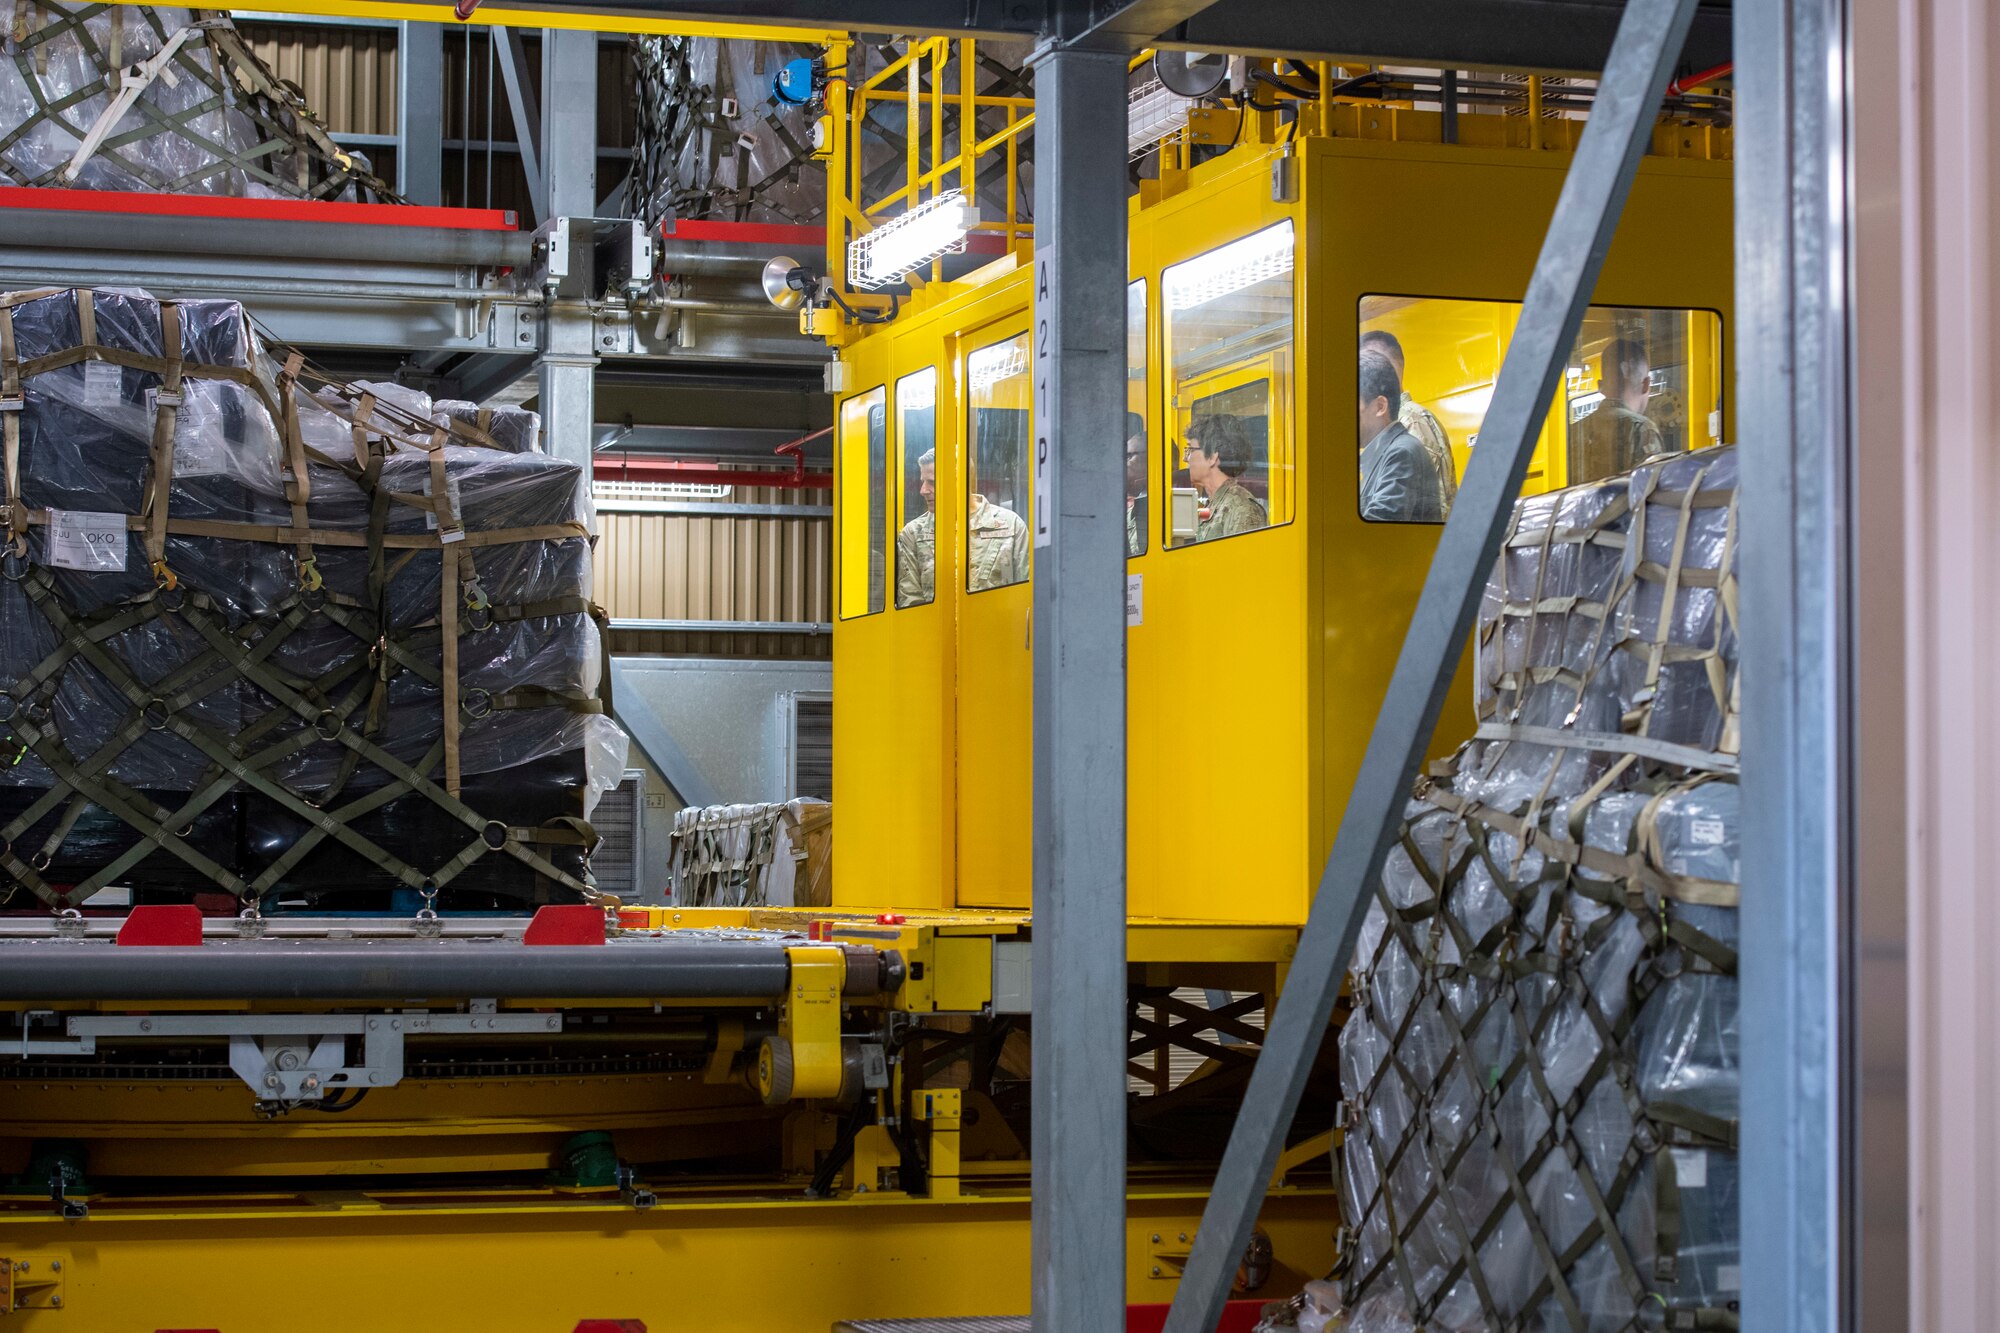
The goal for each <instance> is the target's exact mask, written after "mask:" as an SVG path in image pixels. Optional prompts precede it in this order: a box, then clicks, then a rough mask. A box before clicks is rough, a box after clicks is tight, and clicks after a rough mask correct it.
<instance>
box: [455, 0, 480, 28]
mask: <svg viewBox="0 0 2000 1333" xmlns="http://www.w3.org/2000/svg"><path fill="white" fill-rule="evenodd" d="M477 8H479V0H456V3H454V4H453V5H452V7H451V12H452V13H453V14H455V15H457V16H458V21H459V22H460V23H470V22H471V21H472V11H473V10H475V9H477Z"/></svg>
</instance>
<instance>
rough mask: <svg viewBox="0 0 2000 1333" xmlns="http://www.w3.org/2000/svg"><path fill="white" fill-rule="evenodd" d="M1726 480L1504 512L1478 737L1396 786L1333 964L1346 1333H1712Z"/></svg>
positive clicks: (1728, 700)
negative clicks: (1345, 1016)
mask: <svg viewBox="0 0 2000 1333" xmlns="http://www.w3.org/2000/svg"><path fill="white" fill-rule="evenodd" d="M1718 456H1720V451H1719V453H1718ZM1729 465H1730V469H1731V470H1730V471H1729V472H1728V474H1727V477H1726V484H1723V485H1710V484H1709V481H1710V469H1709V466H1708V464H1707V463H1706V462H1705V461H1704V460H1703V459H1702V457H1701V456H1700V455H1696V456H1692V457H1689V458H1685V459H1682V460H1680V461H1679V462H1678V463H1676V464H1674V465H1671V466H1660V465H1649V466H1648V467H1646V468H1642V469H1640V470H1639V471H1638V472H1637V473H1635V474H1633V475H1632V476H1631V478H1630V479H1629V485H1627V484H1625V482H1623V481H1622V480H1621V481H1620V482H1619V483H1618V484H1616V485H1611V486H1601V487H1599V488H1597V490H1596V492H1595V493H1594V494H1591V495H1578V494H1566V495H1564V496H1560V497H1557V498H1555V499H1547V498H1546V497H1543V498H1540V499H1538V500H1536V501H1531V502H1525V503H1524V504H1523V505H1522V506H1520V507H1519V508H1518V509H1517V511H1516V515H1515V520H1514V526H1513V528H1512V530H1510V533H1509V535H1508V537H1507V540H1506V543H1505V546H1504V547H1503V552H1502V556H1501V561H1500V565H1499V567H1498V568H1497V569H1496V572H1495V574H1494V577H1493V580H1492V582H1491V583H1490V584H1489V588H1488V596H1487V604H1486V606H1485V608H1484V610H1483V611H1482V613H1481V630H1480V639H1479V643H1480V651H1481V658H1482V672H1483V676H1482V679H1483V681H1484V683H1485V685H1486V687H1487V688H1486V689H1485V691H1484V692H1483V693H1482V696H1481V699H1480V716H1481V719H1482V725H1481V728H1480V731H1479V733H1478V737H1477V739H1475V740H1474V741H1472V742H1470V743H1468V744H1467V745H1466V746H1464V747H1463V748H1461V749H1460V751H1459V752H1458V753H1457V754H1455V755H1454V756H1453V757H1451V758H1450V759H1447V760H1444V761H1440V762H1439V763H1437V764H1434V765H1433V766H1432V767H1431V769H1430V771H1429V773H1428V774H1427V775H1426V776H1425V777H1424V778H1422V779H1420V780H1419V782H1418V784H1417V787H1416V790H1415V793H1414V795H1413V798H1412V800H1411V803H1410V807H1409V810H1408V812H1407V815H1406V818H1405V822H1404V826H1403V831H1402V835H1401V838H1400V842H1399V845H1398V846H1397V848H1396V849H1395V850H1394V851H1393V852H1392V853H1391V856H1390V858H1389V862H1388V864H1387V866H1386V867H1385V870H1384V874H1383V877H1382V880H1381V882H1380V883H1378V885H1377V886H1376V890H1375V894H1374V901H1373V903H1372V905H1371V907H1370V910H1369V914H1368V917H1367V920H1366V922H1365V924H1364V926H1363V928H1362V932H1361V938H1360V943H1359V946H1358V948H1357V951H1356V955H1355V958H1354V961H1353V978H1352V984H1353V1005H1354V1012H1353V1014H1352V1017H1351V1018H1350V1019H1349V1020H1348V1022H1347V1024H1346V1026H1345V1027H1344V1028H1343V1030H1342V1034H1341V1049H1342V1071H1343V1075H1342V1082H1343V1087H1342V1097H1343V1105H1342V1113H1341V1124H1342V1127H1343V1129H1344V1139H1345V1141H1344V1144H1343V1146H1342V1149H1341V1154H1342V1160H1343V1167H1344V1181H1345V1188H1344V1190H1343V1193H1342V1211H1343V1221H1344V1227H1343V1243H1342V1252H1343V1260H1342V1262H1343V1269H1342V1271H1341V1273H1340V1276H1341V1278H1342V1280H1343V1294H1344V1299H1345V1301H1346V1303H1347V1307H1348V1317H1349V1319H1350V1321H1351V1322H1350V1324H1349V1325H1347V1326H1349V1327H1352V1328H1354V1329H1356V1330H1358V1331H1365V1333H1388V1331H1389V1330H1409V1329H1420V1330H1426V1331H1427V1333H1472V1331H1473V1330H1509V1331H1511V1330H1527V1329H1561V1330H1565V1333H1584V1331H1585V1330H1593V1331H1594V1330H1599V1329H1620V1330H1623V1329H1641V1328H1669V1329H1734V1328H1737V1327H1738V1326H1739V1324H1738V1319H1739V1316H1738V1313H1737V1310H1736V1308H1735V1305H1734V1300H1733V1296H1732V1293H1733V1291H1734V1290H1735V1289H1737V1285H1738V1283H1739V1282H1740V1271H1739V1270H1738V1269H1736V1268H1735V1267H1734V1264H1735V1262H1736V1261H1735V1260H1734V1258H1733V1256H1730V1257H1725V1258H1723V1259H1721V1260H1718V1259H1717V1258H1716V1255H1717V1253H1718V1252H1719V1250H1720V1249H1721V1248H1722V1246H1721V1245H1720V1244H1719V1243H1718V1242H1717V1241H1716V1237H1715V1234H1714V1232H1715V1224H1713V1222H1712V1219H1711V1218H1710V1215H1709V1214H1708V1213H1705V1212H1704V1213H1701V1214H1700V1219H1701V1220H1700V1221H1699V1223H1698V1224H1697V1223H1693V1222H1691V1221H1690V1218H1691V1213H1690V1200H1702V1201H1704V1202H1703V1206H1704V1207H1706V1206H1707V1201H1709V1200H1711V1199H1712V1198H1714V1197H1716V1196H1715V1195H1713V1194H1711V1193H1706V1192H1707V1191H1719V1190H1721V1189H1723V1188H1724V1187H1725V1177H1726V1181H1727V1185H1726V1187H1727V1188H1728V1189H1729V1190H1731V1191H1733V1188H1734V1186H1733V1180H1734V1175H1733V1171H1734V1167H1733V1154H1734V1150H1735V1147H1736V1120H1735V1089H1734V1070H1733V1060H1734V1050H1733V1040H1734V1038H1733V1031H1734V1018H1733V1015H1734V1004H1735V997H1734V978H1735V974H1736V966H1737V952H1736V938H1735V933H1734V931H1735V909H1736V908H1737V906H1738V905H1739V903H1740V900H1741V892H1742V891H1741V889H1740V888H1739V886H1738V883H1737V882H1736V878H1735V873H1734V872H1735V863H1734V853H1733V850H1731V851H1730V852H1729V854H1728V856H1727V858H1726V859H1725V858H1723V857H1722V856H1721V853H1722V851H1723V849H1724V848H1725V846H1726V847H1728V848H1730V849H1733V847H1734V845H1735V844H1734V841H1733V839H1734V836H1735V833H1734V824H1733V820H1734V812H1735V809H1736V805H1735V770H1736V753H1735V752H1736V738H1737V730H1736V718H1735V711H1736V686H1735V675H1736V673H1735V670H1734V625H1735V616H1736V584H1735V541H1736V513H1737V511H1736V497H1735V488H1734V482H1733V478H1734V473H1733V459H1731V460H1729ZM1542 500H1547V502H1546V503H1543V502H1541V501H1542ZM1725 1027H1726V1029H1727V1031H1726V1032H1725V1031H1724V1028H1725ZM1676 1042H1678V1043H1679V1044H1678V1045H1676ZM1704 1042H1707V1043H1710V1044H1711V1045H1712V1046H1713V1048H1714V1049H1710V1047H1708V1046H1702V1043H1704ZM1697 1048H1699V1049H1700V1050H1701V1051H1704V1052H1706V1054H1705V1055H1703V1056H1702V1057H1701V1059H1697V1058H1696V1057H1695V1055H1694V1054H1693V1052H1695V1051H1696V1050H1697ZM1724 1050H1726V1053H1727V1054H1726V1058H1725V1057H1724V1056H1723V1055H1720V1054H1717V1052H1718V1051H1724ZM1704 1060H1706V1061H1707V1064H1703V1061H1704ZM1698 1065H1699V1066H1701V1068H1700V1069H1699V1070H1698V1071H1697V1072H1694V1073H1690V1072H1689V1071H1690V1069H1691V1068H1694V1067H1695V1066H1698ZM1711 1065H1713V1066H1716V1068H1710V1067H1709V1066H1711ZM1723 1065H1727V1066H1728V1067H1727V1068H1726V1069H1722V1068H1721V1066H1723ZM1724 1159H1727V1165H1725V1164H1724ZM1711 1177H1713V1178H1711ZM1694 1191H1704V1193H1694ZM1734 1207H1735V1200H1734V1197H1733V1193H1732V1194H1731V1197H1730V1198H1729V1200H1728V1209H1727V1211H1728V1215H1729V1216H1730V1217H1732V1218H1733V1215H1734ZM1732 1225H1733V1224H1732ZM1733 1243H1734V1236H1733V1231H1732V1232H1731V1233H1730V1235H1729V1237H1728V1244H1733ZM1690 1244H1696V1245H1697V1246H1698V1248H1699V1250H1700V1255H1699V1259H1698V1261H1697V1259H1694V1258H1691V1257H1690V1251H1689V1249H1688V1246H1689V1245H1690Z"/></svg>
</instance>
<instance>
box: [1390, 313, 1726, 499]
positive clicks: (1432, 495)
mask: <svg viewBox="0 0 2000 1333" xmlns="http://www.w3.org/2000/svg"><path fill="white" fill-rule="evenodd" d="M1520 314H1521V307H1520V305H1519V304H1518V303H1517V302H1512V301H1466V300H1451V299H1443V298H1436V297H1414V296H1386V295H1376V296H1364V297H1362V298H1361V308H1360V317H1361V318H1360V324H1361V346H1360V348H1359V352H1360V360H1359V370H1358V397H1359V403H1358V413H1359V417H1358V419H1359V423H1360V424H1359V432H1360V433H1359V435H1358V436H1357V447H1358V449H1359V463H1360V471H1361V489H1360V498H1359V505H1360V510H1361V516H1362V517H1363V518H1365V519H1368V520H1370V521H1372V522H1406V523H1407V522H1433V523H1434V522H1442V521H1443V520H1444V518H1445V517H1446V516H1447V515H1448V514H1449V513H1450V512H1451V506H1452V503H1453V502H1454V501H1455V499H1456V497H1457V492H1458V482H1459V480H1460V479H1461V478H1462V477H1463V476H1464V475H1465V465H1466V463H1467V462H1468V461H1469V459H1470V457H1471V452H1472V449H1473V447H1474V446H1475V445H1476V444H1477V443H1478V440H1479V429H1480V425H1481V423H1482V422H1483V420H1484V418H1485V415H1486V409H1487V407H1488V405H1489V404H1491V402H1492V400H1493V386H1494V384H1495V382H1496V381H1497V380H1498V378H1499V375H1500V364H1501V362H1502V361H1503V360H1504V359H1505V358H1506V354H1507V346H1508V344H1509V342H1511V341H1512V338H1513V333H1514V325H1515V323H1516V321H1518V320H1519V318H1520ZM1722 358H1723V348H1722V317H1721V316H1720V315H1718V314H1717V313H1715V312H1714V311H1712V310H1675V309H1642V308H1636V307H1623V306H1592V307H1591V308H1590V309H1589V310H1588V311H1587V312H1585V314H1584V318H1583V323H1582V326H1581V327H1580V329H1579V331H1578V333H1577V339H1576V343H1575V344H1574V346H1573V347H1572V348H1571V350H1570V355H1569V360H1568V363H1567V365H1566V366H1565V368H1564V371H1563V381H1562V387H1561V389H1560V391H1559V392H1558V394H1557V396H1556V400H1555V402H1554V403H1553V404H1552V405H1551V407H1550V411H1549V416H1548V419H1547V420H1546V421H1545V422H1544V423H1543V425H1542V432H1541V436H1540V438H1539V439H1538V440H1537V441H1536V443H1535V452H1534V455H1533V457H1532V459H1531V460H1530V462H1529V464H1528V474H1527V478H1526V480H1525V481H1524V482H1523V485H1522V491H1523V493H1524V494H1536V493H1539V492H1543V491H1551V490H1557V489H1560V488H1562V487H1564V486H1575V485H1579V484H1581V483H1583V482H1587V481H1598V480H1602V479H1603V478H1605V477H1610V476H1614V475H1617V474H1619V473H1622V472H1628V471H1630V470H1631V469H1633V468H1635V467H1637V466H1638V465H1639V464H1641V463H1643V462H1645V461H1646V459H1648V458H1651V457H1657V456H1660V455H1663V454H1675V453H1685V452H1686V451H1688V450H1690V449H1704V448H1708V447H1709V446H1711V445H1716V444H1720V443H1721V442H1722V410H1723V402H1722V384H1723V360H1722Z"/></svg>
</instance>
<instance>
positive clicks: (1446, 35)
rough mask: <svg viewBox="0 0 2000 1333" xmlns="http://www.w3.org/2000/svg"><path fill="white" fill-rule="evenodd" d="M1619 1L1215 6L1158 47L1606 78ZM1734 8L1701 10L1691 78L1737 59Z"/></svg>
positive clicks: (1687, 57) (1685, 48) (1689, 60)
mask: <svg viewBox="0 0 2000 1333" xmlns="http://www.w3.org/2000/svg"><path fill="white" fill-rule="evenodd" d="M1624 9H1625V6H1624V4H1622V3H1621V0H1396V3H1395V4H1329V3H1327V0H1257V3H1256V4H1250V5H1246V4H1230V5H1216V6H1215V7H1214V8H1212V9H1208V10H1205V11H1204V12H1202V13H1199V14H1196V15H1195V16H1194V17H1192V18H1191V19H1189V20H1188V21H1187V23H1186V24H1184V25H1183V26H1182V27H1181V28H1180V30H1179V31H1178V32H1177V33H1175V34H1174V35H1173V36H1172V37H1171V38H1169V39H1165V40H1163V41H1162V42H1161V43H1160V44H1161V45H1166V46H1175V47H1182V48H1187V49H1190V50H1197V51H1241V52H1244V53H1247V54H1252V55H1270V56H1300V57H1309V56H1327V57H1336V56H1345V57H1347V58H1349V59H1351V60H1357V61H1365V62H1368V63H1371V64H1422V65H1431V66H1446V67H1450V68H1481V67H1484V68H1499V69H1528V70H1544V71H1548V72H1551V73H1563V74H1583V75H1595V74H1596V73H1597V72H1598V71H1599V70H1605V69H1608V66H1607V65H1606V63H1605V62H1606V60H1607V59H1608V58H1609V56H1610V52H1611V41H1612V37H1613V35H1614V34H1615V33H1616V32H1617V30H1618V22H1619V16H1620V15H1621V14H1622V13H1623V12H1624ZM1729 15H1730V7H1729V6H1728V5H1727V4H1721V3H1715V2H1714V0H1709V3H1703V4H1701V5H1700V6H1699V7H1698V8H1697V10H1696V13H1695V16H1694V21H1693V24H1692V26H1691V28H1690V29H1689V35H1688V37H1687V38H1686V39H1684V41H1683V44H1682V46H1681V47H1679V48H1676V52H1675V53H1670V54H1669V57H1668V59H1669V61H1670V62H1671V61H1672V60H1673V58H1674V55H1675V54H1678V55H1679V57H1680V62H1681V64H1682V65H1683V66H1684V67H1686V68H1688V69H1708V68H1710V67H1712V66H1715V65H1719V64H1721V63H1722V62H1724V61H1726V60H1728V59H1729V58H1730V54H1729V53H1730V30H1729Z"/></svg>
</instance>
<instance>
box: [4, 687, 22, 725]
mask: <svg viewBox="0 0 2000 1333" xmlns="http://www.w3.org/2000/svg"><path fill="white" fill-rule="evenodd" d="M20 711H21V701H20V700H19V699H16V698H15V697H14V696H13V694H12V692H10V691H7V690H0V722H12V721H13V720H14V714H16V713H18V712H20Z"/></svg>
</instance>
